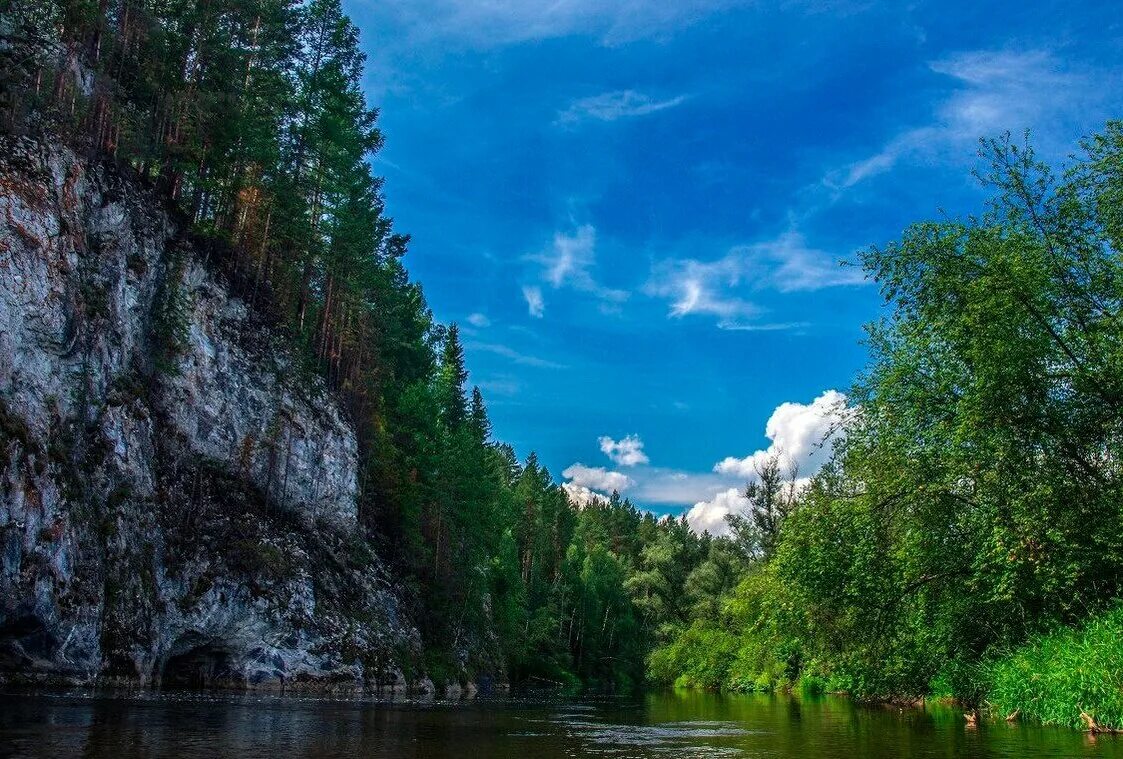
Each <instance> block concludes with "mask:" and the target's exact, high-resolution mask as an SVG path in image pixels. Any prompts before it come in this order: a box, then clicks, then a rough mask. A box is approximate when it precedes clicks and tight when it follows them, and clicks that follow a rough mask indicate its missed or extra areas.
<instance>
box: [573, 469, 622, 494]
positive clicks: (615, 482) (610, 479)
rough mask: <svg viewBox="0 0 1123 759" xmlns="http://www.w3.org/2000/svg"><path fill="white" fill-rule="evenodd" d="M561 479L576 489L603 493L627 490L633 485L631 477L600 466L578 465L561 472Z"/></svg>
mask: <svg viewBox="0 0 1123 759" xmlns="http://www.w3.org/2000/svg"><path fill="white" fill-rule="evenodd" d="M562 477H565V478H566V479H567V480H568V481H569V482H570V483H571V484H573V485H575V486H577V487H584V488H589V489H590V490H599V491H604V492H611V491H613V490H620V491H623V490H627V489H628V488H629V487H631V486H632V485H634V484H635V481H634V480H632V478H631V477H629V476H628V475H626V474H624V473H622V472H612V471H609V470H608V469H605V468H604V467H602V466H585V465H584V464H580V463H578V464H573V465H571V466H569V467H568V468H566V470H565V471H563V472H562Z"/></svg>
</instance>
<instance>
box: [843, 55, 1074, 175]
mask: <svg viewBox="0 0 1123 759" xmlns="http://www.w3.org/2000/svg"><path fill="white" fill-rule="evenodd" d="M928 65H929V68H930V69H931V70H932V71H934V72H936V73H937V74H941V75H944V76H946V77H949V78H950V79H951V80H952V81H953V83H954V85H955V89H954V90H953V91H952V92H950V93H949V94H948V95H947V96H946V97H945V98H944V99H942V100H941V101H939V102H938V103H937V104H936V106H935V107H934V109H933V114H932V120H931V122H930V123H927V124H921V125H917V126H914V127H912V128H909V129H905V130H903V131H901V132H899V133H898V134H896V135H894V136H893V137H891V138H890V139H889V140H888V141H887V142H886V143H885V144H884V145H883V146H882V147H881V149H880V150H878V151H877V152H876V153H874V154H873V155H871V156H868V157H866V158H863V159H860V160H857V161H854V162H853V163H850V164H848V165H846V166H844V167H842V168H841V169H839V170H836V171H832V172H830V173H828V175H827V176H826V177H825V178H824V179H823V183H824V184H826V185H827V186H830V187H834V188H839V189H842V188H848V187H853V186H854V185H856V184H858V183H860V182H862V181H864V180H866V179H868V178H870V177H873V176H876V175H878V174H882V173H884V172H887V171H889V170H890V169H892V168H893V167H895V166H896V165H897V164H898V163H900V162H901V161H902V160H906V159H908V158H910V157H914V156H920V155H923V156H932V155H939V154H941V153H950V154H953V155H955V156H957V157H966V156H967V155H969V148H970V145H971V144H973V143H974V142H975V140H978V139H979V138H980V137H991V136H995V135H998V134H1000V133H1002V132H1004V131H1006V130H1010V131H1014V132H1018V131H1021V130H1022V129H1025V128H1033V129H1034V133H1035V141H1040V140H1041V139H1045V136H1044V135H1043V134H1042V133H1043V132H1046V133H1047V132H1048V131H1049V127H1050V124H1051V123H1052V122H1054V121H1057V120H1058V119H1057V117H1058V116H1064V115H1065V114H1066V113H1067V112H1068V111H1069V110H1070V109H1072V108H1073V107H1074V105H1075V104H1076V103H1078V102H1079V103H1083V104H1084V105H1087V103H1088V101H1089V99H1090V98H1092V97H1093V96H1094V95H1095V87H1096V84H1095V82H1094V81H1093V79H1094V78H1093V77H1090V76H1087V75H1081V74H1079V73H1077V72H1074V71H1071V70H1066V69H1065V68H1064V67H1063V66H1062V64H1061V62H1060V61H1059V60H1057V59H1056V58H1054V57H1053V56H1052V55H1051V54H1049V53H1048V52H1047V51H1043V50H1027V51H1020V52H1017V51H985V50H978V51H970V52H964V53H959V54H956V55H953V56H950V57H948V58H943V59H941V60H938V61H932V62H930V63H929V64H928Z"/></svg>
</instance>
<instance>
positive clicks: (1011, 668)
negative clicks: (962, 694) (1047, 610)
mask: <svg viewBox="0 0 1123 759" xmlns="http://www.w3.org/2000/svg"><path fill="white" fill-rule="evenodd" d="M1120 640H1123V607H1120V606H1116V607H1114V608H1112V609H1111V610H1110V611H1108V612H1106V613H1104V614H1100V615H1097V616H1095V617H1092V618H1091V619H1090V620H1088V621H1087V623H1085V624H1083V625H1081V626H1080V627H1078V628H1075V629H1073V628H1060V629H1058V630H1056V631H1054V632H1052V633H1048V634H1044V635H1037V636H1034V637H1033V638H1031V639H1030V640H1028V641H1027V642H1026V643H1024V644H1022V645H1021V646H1018V647H1016V648H1014V649H1013V650H1011V651H1010V652H1008V653H1005V654H995V655H992V656H991V657H989V658H988V659H987V660H986V661H985V662H983V664H982V665H981V666H980V667H979V670H980V671H979V674H978V677H979V681H980V683H981V685H982V687H983V688H984V689H985V692H986V699H987V701H988V702H989V704H990V705H991V707H992V709H993V710H994V711H995V712H997V714H998V715H1000V716H1006V715H1008V714H1012V713H1013V712H1015V711H1018V712H1019V713H1020V714H1021V715H1022V716H1023V717H1025V718H1027V719H1032V720H1038V721H1040V722H1044V723H1045V724H1055V725H1066V726H1068V727H1074V728H1078V727H1084V726H1085V722H1084V720H1083V719H1082V718H1081V713H1082V712H1083V713H1086V714H1088V715H1089V716H1090V717H1092V719H1093V720H1095V722H1096V723H1097V724H1098V725H1099V726H1101V727H1113V728H1123V647H1120V645H1119V641H1120Z"/></svg>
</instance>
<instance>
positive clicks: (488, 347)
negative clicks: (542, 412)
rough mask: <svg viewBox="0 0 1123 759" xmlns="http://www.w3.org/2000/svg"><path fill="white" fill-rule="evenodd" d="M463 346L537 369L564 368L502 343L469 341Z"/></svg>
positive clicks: (561, 365) (554, 362) (562, 365)
mask: <svg viewBox="0 0 1123 759" xmlns="http://www.w3.org/2000/svg"><path fill="white" fill-rule="evenodd" d="M464 347H465V348H466V349H467V350H470V351H484V352H486V353H494V354H495V355H497V356H502V357H503V358H507V359H510V360H511V361H513V362H515V363H516V364H521V365H522V366H533V367H536V368H539V369H565V368H566V366H565V365H564V364H559V363H557V362H556V361H549V360H547V359H544V358H538V357H537V356H528V355H526V354H523V353H519V352H518V351H517V350H515V349H514V348H511V347H510V346H508V345H502V344H500V343H477V342H469V343H465V344H464Z"/></svg>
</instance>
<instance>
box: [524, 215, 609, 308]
mask: <svg viewBox="0 0 1123 759" xmlns="http://www.w3.org/2000/svg"><path fill="white" fill-rule="evenodd" d="M596 247H597V230H596V229H595V228H594V227H593V226H592V225H591V224H585V225H582V226H580V227H577V228H576V229H575V230H574V231H573V232H572V233H566V232H555V233H554V238H553V240H552V241H551V243H550V245H549V246H548V247H547V248H546V249H545V250H543V251H542V252H540V253H536V254H533V255H530V256H527V259H528V260H529V261H532V262H535V263H537V264H538V265H539V267H540V269H539V272H538V277H539V278H540V280H541V281H542V282H543V283H544V284H547V285H549V286H550V287H551V288H553V289H554V290H561V289H565V288H568V289H572V290H576V291H577V292H581V293H588V294H590V295H592V296H594V297H596V298H597V299H599V300H600V301H602V303H603V304H605V305H607V306H610V307H616V306H619V304H620V303H622V302H624V301H625V300H627V299H628V292H627V291H626V290H618V289H615V288H611V287H606V286H604V285H602V284H601V283H600V282H598V281H597V280H596V279H595V278H594V276H593V271H594V269H595V267H596ZM523 297H524V298H525V299H526V302H527V307H528V309H529V311H530V314H531V316H537V317H541V316H542V315H543V313H544V312H545V299H544V297H543V295H542V289H541V288H540V287H538V286H536V285H529V286H524V287H523ZM602 310H603V309H602Z"/></svg>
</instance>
